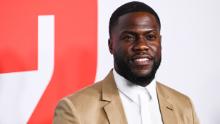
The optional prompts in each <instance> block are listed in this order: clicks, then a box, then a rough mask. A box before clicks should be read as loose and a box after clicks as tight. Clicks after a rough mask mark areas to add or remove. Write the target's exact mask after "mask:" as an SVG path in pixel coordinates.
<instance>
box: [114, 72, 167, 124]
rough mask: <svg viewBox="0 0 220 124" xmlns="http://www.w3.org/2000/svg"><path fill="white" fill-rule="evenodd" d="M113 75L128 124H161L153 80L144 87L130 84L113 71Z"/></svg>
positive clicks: (154, 81)
mask: <svg viewBox="0 0 220 124" xmlns="http://www.w3.org/2000/svg"><path fill="white" fill-rule="evenodd" d="M113 75H114V79H115V82H116V86H117V88H118V90H119V95H120V98H121V101H122V105H123V108H124V111H125V115H126V118H127V122H128V124H163V122H162V118H161V113H160V108H159V103H158V98H157V92H156V80H155V79H154V80H153V81H152V82H151V83H150V84H149V85H147V86H146V87H142V86H139V85H136V84H134V83H131V82H130V81H128V80H127V79H125V78H124V77H122V76H121V75H119V74H118V73H117V72H116V71H115V69H113Z"/></svg>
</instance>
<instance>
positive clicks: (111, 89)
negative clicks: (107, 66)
mask: <svg viewBox="0 0 220 124" xmlns="http://www.w3.org/2000/svg"><path fill="white" fill-rule="evenodd" d="M102 101H103V102H104V104H105V105H104V111H105V112H106V115H107V118H108V120H109V123H110V124H127V120H126V116H125V113H124V109H123V106H122V103H121V99H120V97H119V93H118V89H117V87H116V84H115V82H114V78H113V73H112V71H111V72H110V73H109V74H108V76H107V77H106V78H105V79H104V80H103V83H102Z"/></svg>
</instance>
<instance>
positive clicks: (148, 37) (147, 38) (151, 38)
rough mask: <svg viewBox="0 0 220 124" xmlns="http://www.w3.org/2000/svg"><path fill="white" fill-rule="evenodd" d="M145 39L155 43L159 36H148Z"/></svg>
mask: <svg viewBox="0 0 220 124" xmlns="http://www.w3.org/2000/svg"><path fill="white" fill-rule="evenodd" d="M145 38H146V40H148V41H153V40H156V39H157V35H156V34H147V35H146V37H145Z"/></svg>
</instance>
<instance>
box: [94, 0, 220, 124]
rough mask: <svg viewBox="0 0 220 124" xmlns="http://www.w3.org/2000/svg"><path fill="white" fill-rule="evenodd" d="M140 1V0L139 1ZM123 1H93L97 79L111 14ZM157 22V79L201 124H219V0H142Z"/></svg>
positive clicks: (106, 56) (106, 63)
mask: <svg viewBox="0 0 220 124" xmlns="http://www.w3.org/2000/svg"><path fill="white" fill-rule="evenodd" d="M142 1H143V0H142ZM125 2H128V0H111V1H110V0H99V1H98V17H99V18H98V26H99V27H98V30H99V31H98V67H97V75H96V80H101V79H103V77H105V75H106V74H107V73H108V72H109V70H110V69H111V68H112V67H113V59H112V56H111V55H110V53H109V51H108V45H107V40H108V21H109V18H110V15H111V13H112V12H113V11H114V10H115V9H116V8H117V7H119V6H120V5H122V4H123V3H125ZM143 2H145V3H147V4H148V5H150V6H151V7H152V8H154V9H155V10H156V11H157V13H158V15H159V17H160V19H161V23H162V31H161V34H162V47H163V50H162V53H163V55H162V64H161V66H160V69H159V71H158V73H157V80H158V81H161V82H163V83H164V84H166V85H168V86H170V87H173V88H174V89H177V90H179V91H180V92H182V93H184V94H186V95H188V96H189V97H190V98H191V99H192V101H193V103H194V105H195V108H196V111H197V114H198V117H199V119H200V122H201V124H220V116H219V114H220V97H219V93H220V89H219V88H220V84H219V83H220V78H219V76H220V74H219V72H218V71H219V70H220V55H219V53H220V49H219V46H220V37H219V35H220V31H219V29H220V24H219V22H220V14H219V12H220V8H219V5H220V1H218V0H193V1H192V0H181V1H177V0H166V1H165V0H157V1H156V0H154V1H153V0H145V1H143Z"/></svg>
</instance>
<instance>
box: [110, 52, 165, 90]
mask: <svg viewBox="0 0 220 124" xmlns="http://www.w3.org/2000/svg"><path fill="white" fill-rule="evenodd" d="M122 58H123V57H120V56H117V55H115V56H114V67H115V70H116V71H117V73H119V74H120V75H121V76H123V77H124V78H126V79H127V80H129V81H131V82H132V83H134V84H136V85H140V86H147V85H148V84H150V82H151V81H152V80H153V79H154V77H155V74H156V72H157V70H158V68H159V66H160V63H161V56H160V57H158V58H157V59H156V58H154V59H153V60H152V61H153V65H152V67H151V70H150V72H149V73H147V74H145V75H143V76H139V75H138V74H136V73H134V72H133V71H132V69H131V66H129V64H128V62H125V61H124V60H123V59H122Z"/></svg>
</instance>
